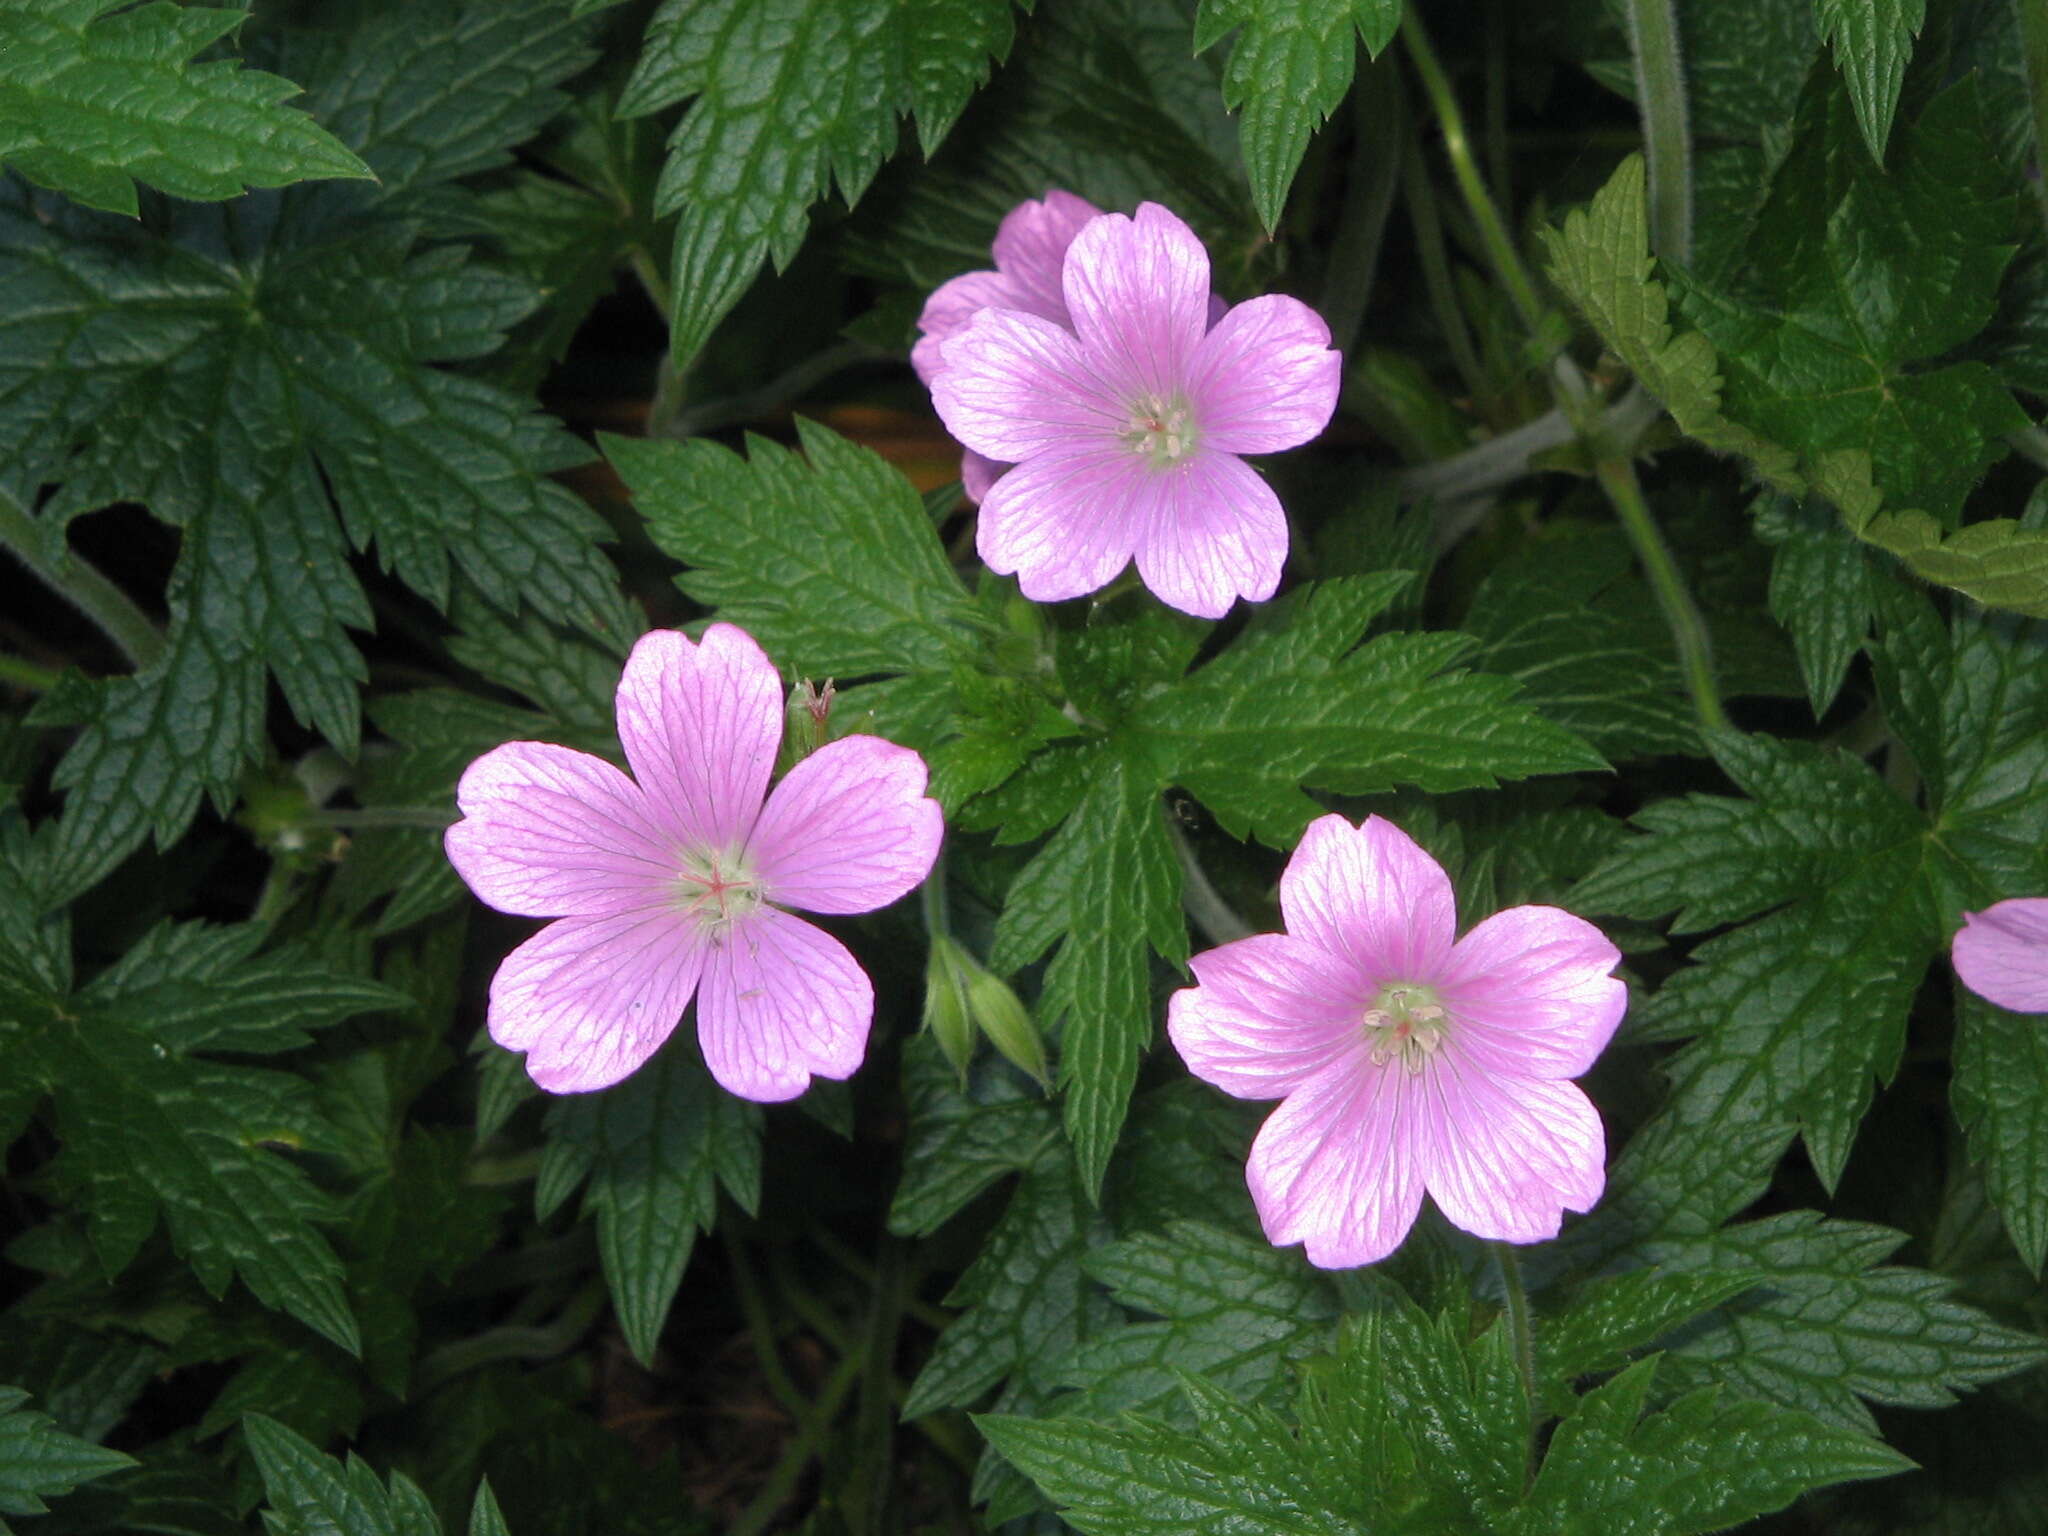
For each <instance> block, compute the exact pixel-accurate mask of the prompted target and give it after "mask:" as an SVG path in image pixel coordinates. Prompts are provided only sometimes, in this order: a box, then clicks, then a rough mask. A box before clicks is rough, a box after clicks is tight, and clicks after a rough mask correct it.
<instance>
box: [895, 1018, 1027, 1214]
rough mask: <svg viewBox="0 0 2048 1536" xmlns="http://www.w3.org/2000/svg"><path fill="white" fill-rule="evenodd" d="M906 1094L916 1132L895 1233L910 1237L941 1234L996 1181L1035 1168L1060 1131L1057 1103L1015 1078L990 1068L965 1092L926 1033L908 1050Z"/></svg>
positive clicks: (906, 1152) (899, 1191) (906, 1156)
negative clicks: (1057, 1119) (960, 1212)
mask: <svg viewBox="0 0 2048 1536" xmlns="http://www.w3.org/2000/svg"><path fill="white" fill-rule="evenodd" d="M903 1096H904V1099H905V1106H904V1107H905V1109H906V1111H907V1112H908V1114H909V1117H910V1135H909V1138H908V1140H907V1141H906V1143H905V1145H904V1149H903V1180H902V1182H901V1183H900V1184H898V1185H897V1187H896V1198H895V1200H894V1201H893V1202H891V1204H890V1206H889V1230H890V1231H892V1232H895V1233H897V1234H898V1235H900V1236H904V1237H926V1236H929V1235H930V1234H931V1233H933V1232H936V1231H937V1230H938V1229H939V1228H940V1227H941V1226H943V1225H944V1224H945V1223H946V1222H947V1221H948V1220H950V1219H951V1218H952V1217H953V1215H954V1214H955V1213H956V1212H957V1211H959V1209H960V1208H961V1207H962V1206H964V1205H966V1204H967V1203H968V1201H970V1200H972V1199H973V1198H974V1197H975V1196H976V1195H979V1194H980V1193H981V1192H982V1191H983V1190H985V1189H987V1188H988V1187H989V1186H990V1185H992V1184H994V1183H995V1182H996V1181H997V1180H998V1179H1000V1178H1002V1177H1003V1176H1004V1175H1006V1174H1010V1173H1016V1172H1018V1171H1020V1170H1022V1169H1025V1168H1029V1167H1031V1166H1032V1165H1034V1164H1035V1163H1036V1162H1037V1161H1038V1160H1039V1158H1040V1157H1041V1156H1042V1155H1043V1154H1044V1153H1045V1152H1046V1151H1047V1149H1048V1148H1049V1147H1050V1146H1052V1144H1053V1142H1054V1139H1055V1138H1056V1137H1057V1136H1058V1134H1059V1129H1058V1124H1057V1122H1056V1120H1055V1119H1054V1116H1053V1110H1052V1106H1051V1105H1050V1104H1048V1103H1047V1102H1046V1101H1045V1100H1044V1099H1043V1098H1040V1097H1039V1096H1038V1095H1036V1094H1035V1093H1032V1092H1031V1091H1030V1090H1028V1089H1027V1088H1025V1087H1024V1086H1023V1084H1022V1083H1021V1082H1020V1081H1019V1080H1018V1078H1017V1077H1016V1076H1014V1075H1013V1074H1009V1073H1004V1072H1001V1071H1000V1069H991V1070H989V1071H987V1072H984V1073H978V1074H975V1076H974V1077H973V1079H972V1081H971V1083H970V1086H969V1088H968V1089H967V1090H965V1091H963V1090H962V1088H961V1086H960V1082H959V1079H958V1077H957V1076H956V1075H955V1074H954V1071H953V1069H952V1067H951V1066H949V1065H948V1064H947V1062H946V1060H945V1058H944V1056H942V1055H941V1054H940V1051H939V1048H938V1044H937V1042H935V1041H933V1040H931V1039H929V1038H926V1037H924V1036H920V1037H918V1038H917V1039H915V1040H912V1041H910V1042H908V1043H907V1044H906V1045H905V1046H904V1048H903Z"/></svg>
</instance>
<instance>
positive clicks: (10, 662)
mask: <svg viewBox="0 0 2048 1536" xmlns="http://www.w3.org/2000/svg"><path fill="white" fill-rule="evenodd" d="M57 677H58V674H57V673H55V672H52V671H51V670H50V669H49V668H48V667H39V666H37V665H36V664H35V663H34V662H32V661H30V660H28V659H27V658H26V657H22V656H9V655H6V654H5V653H4V652H0V684H5V685H6V686H8V687H10V688H23V689H26V690H27V691H28V692H30V693H48V692H49V691H50V690H51V689H52V688H54V687H56V686H57Z"/></svg>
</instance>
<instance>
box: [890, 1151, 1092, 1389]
mask: <svg viewBox="0 0 2048 1536" xmlns="http://www.w3.org/2000/svg"><path fill="white" fill-rule="evenodd" d="M1108 1236H1109V1233H1108V1230H1107V1227H1106V1224H1105V1223H1104V1221H1103V1219H1102V1217H1101V1216H1100V1214H1098V1213H1097V1212H1096V1211H1095V1210H1094V1208H1093V1206H1092V1203H1091V1202H1090V1200H1089V1198H1088V1194H1087V1192H1086V1190H1085V1189H1084V1188H1083V1187H1082V1184H1081V1181H1080V1178H1079V1177H1078V1175H1077V1172H1076V1170H1075V1168H1074V1165H1073V1156H1072V1154H1071V1152H1070V1151H1069V1149H1068V1148H1067V1147H1066V1145H1065V1144H1064V1143H1055V1144H1054V1145H1052V1146H1050V1147H1047V1148H1046V1149H1045V1150H1044V1151H1042V1152H1041V1153H1040V1154H1039V1156H1038V1159H1037V1161H1036V1162H1034V1163H1033V1164H1032V1165H1031V1167H1030V1168H1029V1169H1028V1170H1026V1172H1025V1174H1024V1177H1023V1178H1022V1179H1020V1180H1019V1181H1018V1183H1017V1188H1016V1191H1015V1192H1014V1193H1013V1194H1012V1195H1011V1196H1010V1203H1009V1205H1008V1206H1007V1207H1005V1208H1004V1211H1003V1216H1002V1220H1001V1221H999V1222H998V1223H997V1224H996V1226H995V1229H994V1230H993V1231H991V1232H990V1233H989V1235H988V1238H987V1240H986V1241H985V1242H984V1243H983V1244H982V1247H981V1252H980V1254H979V1255H978V1256H977V1257H976V1258H975V1261H974V1263H973V1264H972V1265H971V1266H970V1267H969V1268H968V1270H967V1273H966V1274H964V1275H962V1276H961V1277H960V1281H959V1284H957V1285H955V1286H954V1287H953V1290H952V1293H951V1294H950V1295H949V1296H947V1298H946V1304H947V1305H948V1306H950V1307H958V1308H960V1309H962V1310H961V1313H960V1315H959V1316H958V1317H956V1318H955V1319H954V1320H953V1322H952V1323H951V1325H950V1326H948V1327H947V1329H946V1331H945V1332H944V1333H943V1334H942V1335H940V1337H939V1342H938V1347H937V1348H935V1349H934V1350H933V1351H932V1353H931V1358H930V1359H928V1360H926V1361H925V1364H924V1369H923V1370H921V1371H920V1372H918V1375H917V1379H916V1380H915V1381H913V1382H912V1383H911V1385H910V1395H909V1397H908V1398H907V1399H906V1400H905V1401H904V1404H903V1409H902V1417H903V1418H904V1419H906V1420H908V1419H914V1418H917V1417H918V1416H919V1415H921V1414H926V1413H930V1412H932V1411H933V1410H934V1409H938V1408H957V1407H962V1406H964V1405H966V1404H968V1403H971V1402H973V1401H974V1400H975V1399H976V1398H978V1397H980V1396H981V1395H982V1394H983V1393H985V1392H986V1391H988V1389H989V1388H990V1387H992V1386H994V1385H995V1384H996V1383H997V1382H998V1381H1001V1380H1002V1379H1003V1378H1004V1377H1006V1376H1007V1377H1012V1378H1015V1379H1014V1380H1012V1382H1011V1385H1010V1388H1009V1391H1008V1393H1007V1394H1006V1395H1007V1396H1008V1397H1010V1398H1012V1399H1014V1398H1016V1397H1017V1396H1018V1395H1019V1394H1020V1393H1024V1392H1030V1391H1032V1390H1033V1389H1034V1388H1035V1389H1038V1395H1041V1396H1042V1395H1044V1394H1045V1393H1046V1392H1047V1391H1049V1389H1050V1388H1051V1387H1052V1385H1053V1383H1052V1381H1051V1380H1050V1378H1049V1367H1050V1365H1051V1363H1052V1362H1053V1361H1054V1360H1056V1359H1058V1358H1060V1357H1061V1356H1062V1355H1064V1354H1065V1353H1066V1352H1067V1351H1069V1350H1070V1349H1072V1348H1073V1346H1074V1345H1075V1344H1076V1343H1077V1342H1079V1341H1080V1340H1082V1339H1086V1338H1089V1337H1092V1336H1093V1335H1095V1334H1096V1333H1098V1332H1100V1331H1101V1330H1102V1329H1103V1328H1104V1327H1106V1326H1107V1325H1109V1324H1110V1323H1111V1322H1113V1321H1115V1309H1114V1308H1112V1307H1111V1306H1110V1304H1109V1302H1108V1301H1107V1299H1105V1298H1104V1297H1103V1295H1102V1293H1101V1290H1100V1288H1099V1287H1097V1285H1096V1284H1095V1282H1094V1281H1093V1280H1092V1279H1091V1278H1089V1276H1088V1274H1087V1272H1086V1271H1085V1270H1084V1269H1083V1268H1082V1267H1081V1260H1082V1258H1083V1256H1084V1255H1085V1254H1086V1253H1087V1252H1088V1250H1089V1249H1090V1248H1091V1247H1094V1246H1096V1245H1099V1244H1100V1243H1101V1242H1103V1241H1104V1240H1105V1239H1106V1238H1107V1237H1108Z"/></svg>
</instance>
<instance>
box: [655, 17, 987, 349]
mask: <svg viewBox="0 0 2048 1536" xmlns="http://www.w3.org/2000/svg"><path fill="white" fill-rule="evenodd" d="M1012 32H1013V20H1012V16H1011V10H1010V0H781V3H778V4H774V5H757V4H753V3H751V0H664V4H663V5H662V7H661V8H660V10H658V11H656V12H655V14H654V18H653V20H652V21H650V22H649V23H648V29H647V42H646V45H645V48H644V49H643V51H642V53H641V56H640V64H639V68H638V69H637V70H635V71H634V74H633V78H632V80H631V81H630V82H629V83H628V85H627V87H626V93H625V96H624V98H623V100H622V101H621V102H620V104H619V110H620V111H621V112H622V113H624V114H628V115H633V114H638V113H645V112H654V111H658V110H660V109H661V108H663V107H667V106H672V105H674V104H675V103H677V102H681V101H684V100H686V99H688V98H691V97H694V98H695V100H694V101H691V103H690V105H689V107H688V108H687V109H686V110H685V112H684V114H683V117H682V121H681V122H679V123H678V124H677V125H676V130H675V134H674V136H673V137H672V138H671V139H670V140H669V158H668V163H667V164H666V165H665V166H664V167H663V168H662V173H661V181H660V183H659V185H658V186H657V188H656V191H655V211H656V212H657V213H660V214H669V213H675V214H677V215H678V217H677V221H676V233H675V262H674V280H673V283H672V285H671V286H672V291H673V292H674V294H675V313H674V314H673V315H672V316H671V317H670V324H671V331H670V337H669V349H670V353H671V355H672V356H673V357H674V358H675V359H676V361H677V362H678V364H681V363H682V362H684V361H686V360H688V359H690V358H692V357H695V356H696V354H697V352H698V350H699V349H700V348H701V347H702V346H703V345H704V342H705V340H706V339H707V338H708V337H709V336H710V334H711V331H712V328H713V327H714V326H715V325H717V323H718V322H719V320H721V319H722V318H724V316H725V314H726V313H727V312H728V311H729V310H730V309H731V308H732V307H733V305H734V304H736V303H737V302H738V301H739V298H740V296H741V295H742V294H743V293H745V292H746V290H747V288H748V286H749V285H750V284H751V283H752V282H753V280H754V276H755V274H756V272H757V271H759V269H760V266H761V262H762V259H763V258H764V257H769V258H772V259H773V260H774V262H775V264H776V266H777V267H778V268H779V267H783V266H786V265H787V264H788V263H789V261H790V259H791V258H792V257H793V256H794V255H795V254H796V250H797V247H798V246H799V245H800V244H801V243H802V242H803V237H804V233H805V228H806V215H807V214H808V212H809V210H810V206H811V204H812V203H814V202H816V201H817V200H818V199H819V198H820V197H821V196H822V195H823V194H824V192H825V189H826V186H827V184H828V181H829V182H833V183H836V184H837V185H838V188H839V190H840V193H841V194H842V195H843V196H844V197H845V199H846V201H847V202H848V203H849V204H851V203H855V202H858V201H859V200H860V195H861V193H862V192H864V191H866V190H867V186H868V182H869V181H870V179H872V177H873V176H874V174H875V170H876V168H877V167H878V166H879V165H880V164H881V163H882V160H883V158H884V157H885V156H887V155H888V154H889V153H890V152H891V151H892V150H893V149H894V148H895V146H896V140H897V122H898V119H899V117H901V116H902V115H903V114H905V113H909V114H911V115H913V116H914V117H915V118H916V121H917V128H918V135H919V139H920V141H921V143H922V145H923V148H924V151H925V153H926V154H927V155H929V154H930V153H931V152H932V150H933V149H934V148H935V147H936V146H937V145H938V143H939V141H940V140H941V139H943V138H944V137H945V136H946V132H947V130H948V129H949V128H951V127H952V126H953V122H954V120H955V119H956V118H957V117H958V116H959V115H960V110H961V108H963V107H964V106H966V104H967V98H968V96H969V95H970V94H972V92H973V90H974V88H975V87H976V86H977V85H979V84H981V82H982V81H984V80H986V79H987V78H988V72H989V67H990V64H991V63H992V62H993V61H997V60H1000V59H1001V58H1002V57H1003V55H1004V54H1006V53H1007V52H1008V51H1009V48H1010V40H1011V35H1012Z"/></svg>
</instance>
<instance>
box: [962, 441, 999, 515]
mask: <svg viewBox="0 0 2048 1536" xmlns="http://www.w3.org/2000/svg"><path fill="white" fill-rule="evenodd" d="M1009 467H1010V466H1009V465H1007V464H1005V463H1003V462H1002V461H1001V460H999V459H992V458H990V457H988V455H986V454H982V453H976V452H975V451H974V450H973V449H972V448H969V449H967V450H966V451H965V452H963V453H962V454H961V455H960V493H961V494H962V495H963V496H965V497H966V498H967V499H968V500H969V501H971V502H973V503H974V504H975V505H976V506H980V505H981V504H982V503H983V502H984V501H987V500H988V493H989V489H990V487H992V486H993V485H994V484H995V483H996V481H997V480H999V479H1001V478H1002V474H1003V471H1004V470H1006V469H1008V468H1009Z"/></svg>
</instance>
